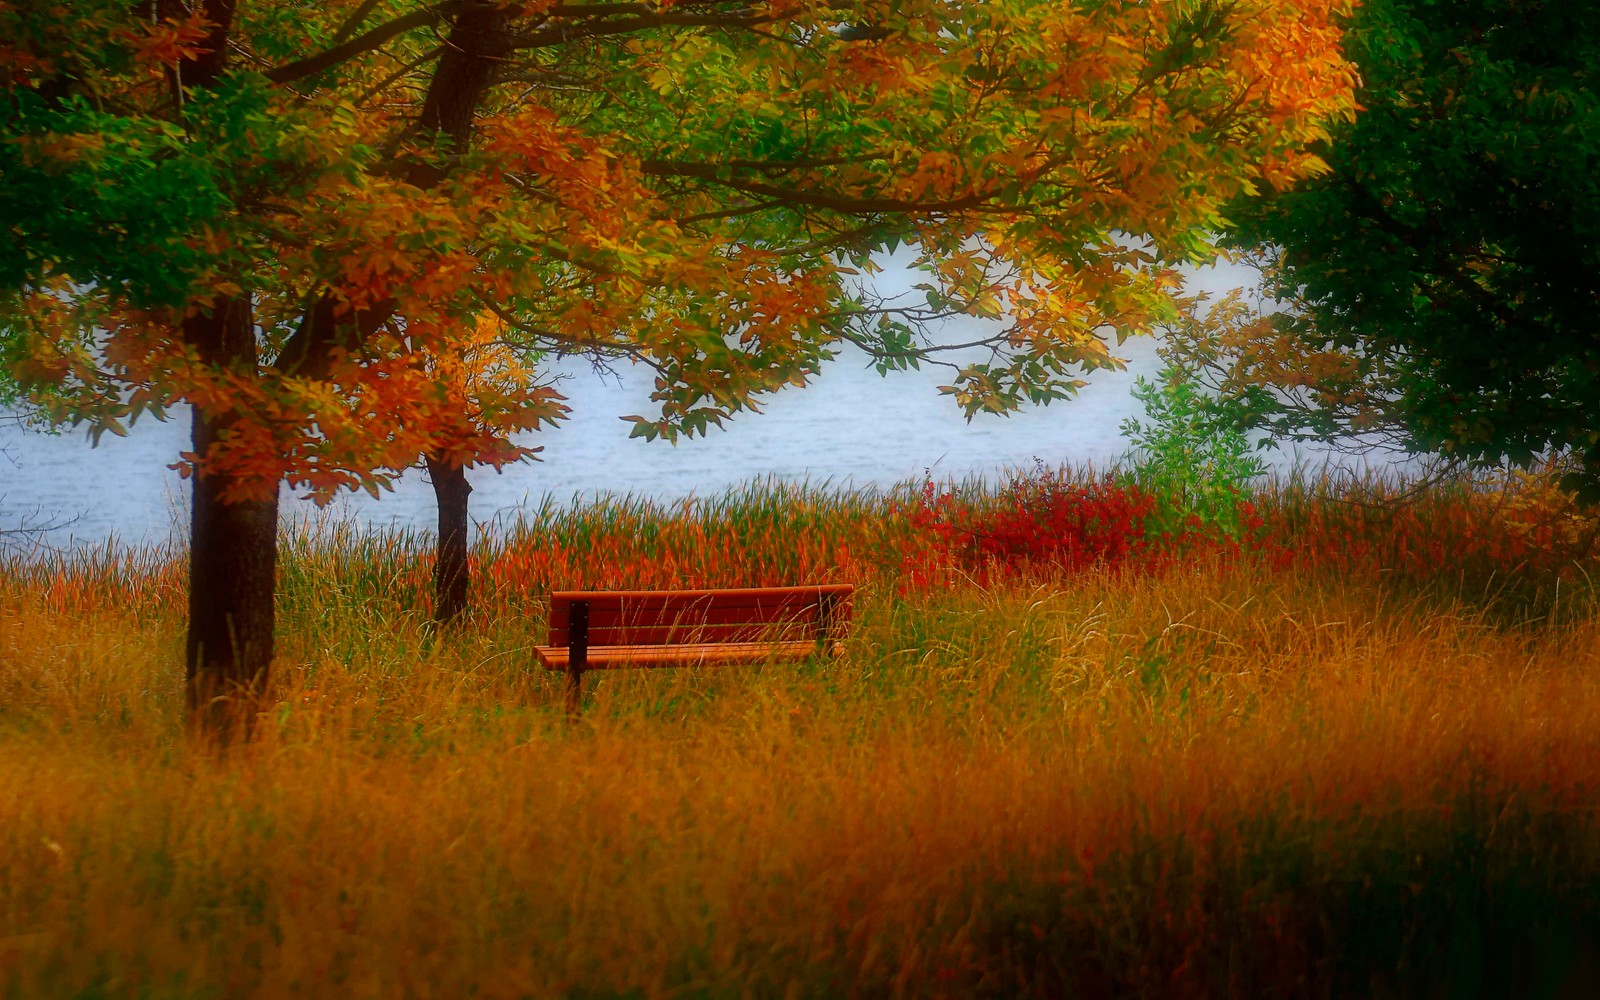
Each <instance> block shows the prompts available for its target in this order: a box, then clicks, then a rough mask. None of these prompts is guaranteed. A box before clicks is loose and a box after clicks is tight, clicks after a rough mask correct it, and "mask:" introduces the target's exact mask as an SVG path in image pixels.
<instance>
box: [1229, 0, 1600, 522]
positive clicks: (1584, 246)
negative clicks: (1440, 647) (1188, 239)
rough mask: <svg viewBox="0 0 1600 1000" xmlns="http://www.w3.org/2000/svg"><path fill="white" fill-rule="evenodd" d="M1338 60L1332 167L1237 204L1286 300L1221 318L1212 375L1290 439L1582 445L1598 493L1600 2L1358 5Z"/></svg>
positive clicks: (1448, 448) (1432, 447)
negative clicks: (1351, 106) (1354, 70)
mask: <svg viewBox="0 0 1600 1000" xmlns="http://www.w3.org/2000/svg"><path fill="white" fill-rule="evenodd" d="M1345 51H1346V52H1347V54H1348V55H1349V56H1350V58H1351V59H1352V60H1354V61H1355V62H1356V63H1357V64H1358V65H1359V66H1360V67H1361V75H1362V83H1361V87H1360V91H1359V94H1358V99H1359V101H1360V103H1361V106H1362V107H1363V109H1364V110H1363V111H1362V113H1361V114H1359V115H1357V116H1356V117H1355V118H1354V119H1353V120H1351V121H1349V122H1345V123H1341V124H1339V125H1338V126H1337V127H1335V128H1334V129H1333V132H1332V135H1331V137H1330V139H1329V140H1328V141H1327V142H1326V143H1324V144H1319V145H1318V147H1317V149H1318V152H1319V153H1320V154H1321V156H1322V157H1323V159H1324V160H1325V161H1326V163H1327V164H1328V166H1329V170H1328V172H1327V173H1325V174H1322V175H1321V176H1319V177H1316V178H1310V179H1308V180H1307V181H1305V182H1304V183H1302V184H1299V185H1296V186H1295V187H1294V188H1292V189H1286V190H1273V191H1266V190H1263V191H1262V192H1259V194H1258V195H1257V196H1253V197H1248V198H1242V199H1240V200H1239V201H1238V202H1237V203H1235V204H1234V205H1232V206H1230V207H1229V209H1228V211H1227V212H1226V214H1227V216H1228V217H1229V218H1230V220H1232V221H1233V222H1234V223H1235V224H1236V225H1235V227H1234V228H1232V229H1231V230H1230V231H1229V233H1228V235H1227V236H1226V237H1225V240H1224V242H1225V243H1226V244H1227V245H1229V246H1233V247H1239V248H1242V249H1247V250H1251V251H1257V252H1259V251H1265V252H1267V254H1268V256H1269V257H1270V266H1269V267H1268V269H1267V279H1268V290H1269V293H1270V294H1271V295H1273V296H1275V297H1277V298H1278V299H1280V300H1281V303H1282V305H1283V306H1284V307H1285V308H1282V309H1279V310H1276V311H1273V312H1269V313H1266V314H1255V315H1251V316H1248V317H1243V318H1241V320H1240V321H1239V322H1230V323H1227V324H1224V327H1223V329H1221V330H1220V331H1219V334H1220V336H1219V341H1220V343H1221V346H1222V348H1223V349H1222V355H1223V356H1222V359H1221V361H1222V363H1221V364H1220V365H1218V366H1217V368H1216V371H1217V373H1218V374H1219V375H1222V376H1223V377H1225V378H1226V379H1227V380H1228V381H1229V384H1230V388H1231V389H1232V390H1233V391H1234V392H1236V393H1239V394H1240V395H1242V396H1247V397H1248V398H1249V399H1250V400H1251V402H1252V404H1253V405H1254V406H1255V407H1257V409H1258V411H1259V412H1260V414H1261V415H1262V417H1263V419H1264V420H1267V421H1269V422H1271V423H1272V424H1275V425H1276V426H1277V427H1278V428H1279V429H1280V430H1281V431H1286V432H1290V433H1311V434H1317V435H1327V434H1330V433H1333V432H1335V431H1340V430H1351V429H1354V430H1356V431H1362V430H1380V431H1383V432H1385V433H1387V434H1388V435H1389V436H1391V437H1392V438H1394V439H1396V440H1398V441H1399V442H1400V443H1403V444H1404V445H1405V446H1407V447H1408V448H1411V449H1414V450H1417V451H1419V452H1423V453H1443V454H1446V455H1450V456H1454V457H1456V458H1458V459H1460V460H1462V461H1467V462H1475V463H1485V464H1488V465H1497V464H1499V463H1500V462H1502V461H1504V460H1509V461H1513V462H1517V463H1521V464H1524V465H1531V464H1534V463H1536V462H1537V461H1538V460H1539V459H1540V458H1542V457H1546V456H1549V455H1551V454H1562V453H1570V454H1573V455H1575V456H1577V457H1578V458H1579V459H1580V462H1579V464H1578V465H1577V466H1575V467H1574V469H1573V470H1572V471H1571V472H1570V473H1569V475H1570V476H1571V477H1572V478H1571V479H1570V480H1569V486H1574V487H1579V486H1582V487H1583V488H1584V489H1585V490H1586V491H1587V494H1588V498H1589V499H1595V498H1600V436H1597V432H1596V429H1595V425H1594V420H1593V418H1592V415H1593V414H1594V413H1595V411H1596V409H1597V406H1600V380H1597V378H1596V375H1595V373H1596V370H1597V362H1600V354H1597V351H1596V348H1595V340H1594V336H1593V329H1594V315H1595V305H1596V302H1597V301H1600V284H1597V279H1596V275H1600V189H1597V183H1600V182H1597V180H1596V178H1597V177H1600V99H1597V97H1596V94H1597V89H1596V87H1595V85H1594V79H1593V74H1594V66H1595V64H1596V61H1597V59H1600V8H1597V7H1596V6H1595V5H1594V4H1587V3H1579V4H1574V3H1565V2H1561V0H1464V2H1460V3H1438V2H1433V0H1368V2H1365V3H1362V4H1361V5H1360V6H1359V7H1358V8H1357V10H1356V11H1355V13H1354V14H1353V15H1352V17H1351V19H1350V21H1349V27H1348V30H1347V32H1346V34H1345Z"/></svg>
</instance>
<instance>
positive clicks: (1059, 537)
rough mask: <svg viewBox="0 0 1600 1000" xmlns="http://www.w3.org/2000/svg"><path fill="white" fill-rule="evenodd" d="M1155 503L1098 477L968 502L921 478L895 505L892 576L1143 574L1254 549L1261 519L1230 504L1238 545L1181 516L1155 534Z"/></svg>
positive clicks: (1023, 483)
mask: <svg viewBox="0 0 1600 1000" xmlns="http://www.w3.org/2000/svg"><path fill="white" fill-rule="evenodd" d="M1159 506H1160V500H1159V498H1157V497H1156V496H1155V495H1154V494H1152V493H1149V492H1148V491H1146V490H1144V489H1142V488H1140V487H1139V486H1137V485H1133V484H1130V483H1125V482H1119V481H1118V480H1117V479H1115V478H1114V477H1112V476H1110V475H1107V476H1105V477H1103V478H1101V479H1099V480H1090V481H1088V482H1073V481H1070V480H1068V479H1067V478H1065V477H1064V476H1061V475H1059V474H1046V475H1043V476H1038V477H1034V478H1018V479H1014V480H1012V482H1011V483H1010V484H1009V485H1008V486H1007V487H1006V488H1005V489H1004V490H1003V491H1002V492H1001V493H1000V495H999V496H998V497H997V498H995V500H994V501H988V502H981V503H974V502H971V501H968V500H964V499H962V498H961V497H960V496H958V495H957V494H956V493H954V492H953V491H949V490H947V491H945V492H942V493H941V492H939V491H938V490H937V488H936V487H935V485H934V484H933V482H932V481H931V480H930V481H928V482H925V483H924V484H923V487H922V492H921V494H920V495H919V496H918V497H917V500H916V502H915V503H912V504H902V505H900V508H899V513H901V514H902V515H903V516H905V517H906V518H907V519H908V520H909V522H910V524H911V526H912V528H913V529H914V531H913V541H912V542H911V543H909V544H908V546H907V552H906V555H905V559H904V562H903V564H902V570H903V572H904V574H905V577H904V583H905V585H907V586H910V587H926V586H930V585H935V584H945V585H950V584H953V583H955V581H956V580H957V579H967V580H972V581H974V582H977V583H980V584H986V583H990V582H994V581H996V580H998V579H1001V578H1004V577H1006V576H1010V575H1014V574H1016V573H1018V572H1020V571H1027V570H1044V571H1049V572H1068V573H1071V572H1078V571H1081V570H1085V569H1088V568H1090V567H1096V566H1099V567H1110V568H1115V569H1126V570H1133V571H1142V572H1148V571H1151V570H1154V569H1157V568H1159V567H1161V566H1165V565H1170V564H1171V563H1173V562H1174V561H1175V560H1176V559H1178V558H1179V557H1185V556H1189V557H1192V556H1195V555H1198V554H1199V553H1200V552H1202V551H1205V552H1209V553H1215V554H1221V555H1223V556H1230V557H1231V556H1237V555H1238V554H1239V552H1240V551H1241V549H1242V548H1250V549H1252V550H1253V549H1255V548H1256V547H1257V545H1258V540H1259V539H1260V537H1261V528H1262V521H1261V518H1260V516H1259V515H1257V514H1256V511H1255V507H1254V505H1252V504H1251V503H1250V502H1249V501H1245V500H1241V501H1240V503H1239V512H1240V515H1241V516H1240V520H1241V522H1242V524H1243V526H1244V531H1243V538H1244V543H1243V545H1241V543H1240V541H1239V540H1237V539H1234V538H1230V537H1228V536H1227V535H1225V534H1223V533H1221V532H1219V531H1216V530H1214V529H1212V528H1210V527H1208V526H1207V525H1206V524H1204V523H1203V522H1202V521H1201V520H1200V519H1199V518H1198V517H1195V516H1192V515H1191V516H1190V517H1188V518H1187V519H1185V520H1184V521H1183V522H1182V523H1181V526H1180V527H1179V528H1178V529H1177V530H1176V531H1173V530H1167V531H1163V532H1159V533H1158V532H1156V531H1155V530H1154V528H1155V524H1156V522H1157V520H1158V518H1157V517H1156V514H1157V512H1158V508H1159Z"/></svg>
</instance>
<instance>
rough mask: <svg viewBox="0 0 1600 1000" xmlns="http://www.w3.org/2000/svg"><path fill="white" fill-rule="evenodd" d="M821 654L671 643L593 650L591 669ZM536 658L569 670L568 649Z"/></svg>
mask: <svg viewBox="0 0 1600 1000" xmlns="http://www.w3.org/2000/svg"><path fill="white" fill-rule="evenodd" d="M816 650H817V644H816V643H815V642H811V641H809V640H808V641H804V642H776V643H775V642H713V643H679V642H675V643H670V644H666V645H650V646H600V647H590V649H589V669H590V670H606V669H630V670H631V669H635V668H644V667H692V666H711V665H714V664H737V663H766V662H767V661H769V660H797V659H803V658H805V657H807V656H810V655H811V654H813V653H815V652H816ZM839 650H840V644H839V643H837V642H835V643H832V644H831V648H830V649H829V650H828V652H829V654H830V655H835V656H836V655H838V653H839ZM533 652H534V655H535V656H537V657H538V658H539V662H540V663H543V664H544V665H545V667H546V668H547V669H550V670H566V669H567V662H568V661H567V647H565V646H535V647H534V648H533Z"/></svg>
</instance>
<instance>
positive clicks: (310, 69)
mask: <svg viewBox="0 0 1600 1000" xmlns="http://www.w3.org/2000/svg"><path fill="white" fill-rule="evenodd" d="M469 2H470V0H443V2H442V3H436V4H434V5H433V6H431V7H424V8H423V9H422V10H418V11H412V12H411V13H410V14H406V15H405V16H403V17H397V18H395V19H394V20H393V21H390V22H388V23H387V24H383V25H380V26H379V27H376V28H373V29H372V30H371V31H369V32H367V33H366V34H364V35H361V36H359V37H357V38H352V39H350V40H349V41H348V42H343V43H341V44H339V45H335V46H333V47H332V48H330V49H324V50H323V51H321V52H318V53H317V54H316V55H313V56H307V57H306V58H304V59H299V60H296V61H295V62H292V63H287V64H285V65H283V66H279V67H278V68H276V69H270V70H268V71H267V72H266V77H267V79H268V80H271V81H272V82H273V83H292V82H294V81H295V80H303V79H305V78H306V77H308V76H312V75H314V74H316V73H320V72H322V71H323V70H325V69H330V68H332V67H334V66H337V65H339V64H340V63H342V62H346V61H348V60H350V59H353V58H355V57H356V56H358V55H360V54H361V53H363V52H370V51H371V50H373V49H376V48H378V47H380V46H382V45H384V44H385V43H386V42H388V41H389V40H390V39H392V38H395V37H397V36H399V35H403V34H405V33H406V32H408V31H411V30H412V29H414V28H420V27H423V26H425V25H429V24H437V23H439V22H440V21H443V20H444V19H445V18H446V17H448V16H449V15H450V14H452V13H454V12H455V11H456V10H457V9H459V8H461V7H463V6H465V5H466V4H467V3H469Z"/></svg>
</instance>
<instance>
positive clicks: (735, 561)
mask: <svg viewBox="0 0 1600 1000" xmlns="http://www.w3.org/2000/svg"><path fill="white" fill-rule="evenodd" d="M1099 482H1100V481H1098V480H1094V479H1091V478H1088V477H1078V478H1076V479H1073V478H1072V477H1070V476H1069V477H1066V478H1055V479H1052V478H1050V477H1045V478H1043V479H1039V480H1035V481H1032V482H1030V483H1022V484H1016V485H1014V486H1013V487H1012V488H1010V489H1007V490H987V491H986V490H983V489H981V488H979V487H977V486H973V485H968V486H966V487H962V488H952V489H949V490H941V489H936V488H931V487H930V488H929V489H928V490H926V491H923V492H920V493H919V492H918V491H917V490H915V489H913V488H910V487H907V488H904V489H901V490H899V491H898V492H896V493H895V494H893V495H891V496H876V495H869V494H840V493H829V492H812V491H805V490H797V489H794V488H786V487H781V486H776V485H772V484H767V485H759V486H752V487H750V488H748V489H746V490H742V491H738V492H736V493H733V494H729V495H727V496H724V497H720V498H716V499H713V500H709V501H703V502H698V503H692V504H686V505H677V506H665V507H663V506H657V505H652V504H649V503H645V502H642V501H636V500H630V499H626V498H623V499H613V500H610V501H606V502H599V503H595V504H591V505H587V506H583V507H580V508H577V509H575V510H570V511H563V510H559V509H557V508H555V507H547V508H545V509H544V510H542V511H540V512H537V513H535V514H533V515H531V516H530V517H529V518H528V519H527V521H526V522H524V523H522V524H521V525H519V526H511V527H505V526H503V527H505V530H502V531H501V532H499V534H498V535H497V538H496V539H495V540H492V541H486V542H484V543H482V544H480V546H479V547H478V549H477V550H476V552H475V554H474V560H475V566H476V570H477V573H476V576H477V580H476V592H475V604H476V608H477V610H476V612H475V615H474V618H473V620H472V621H471V623H470V624H469V626H468V627H467V628H466V629H465V630H463V631H462V633H461V634H459V635H454V636H449V637H442V638H441V637H437V636H434V635H433V634H431V633H430V631H429V629H428V628H427V627H426V619H427V615H428V595H427V589H428V581H429V578H430V565H429V561H428V556H427V554H426V551H425V550H426V541H427V540H426V539H425V538H423V537H421V536H406V535H377V536H373V535H362V534H360V533H358V532H355V531H354V530H352V529H351V528H350V527H349V526H346V525H338V524H321V525H314V526H311V527H308V528H306V529H304V530H302V531H300V532H298V533H296V534H295V535H294V536H293V537H292V538H290V539H289V540H288V541H287V543H286V551H285V555H284V558H283V564H282V566H281V569H280V599H279V601H280V603H279V626H280V640H279V656H278V661H277V664H276V688H275V691H274V699H275V702H274V707H273V708H272V709H271V710H270V711H269V712H268V713H267V715H266V716H265V717H263V719H262V720H261V725H260V738H259V739H258V740H257V741H256V742H255V743H254V744H253V745H250V746H248V747H245V748H242V749H236V750H234V751H232V752H230V753H228V754H227V755H225V756H222V757H218V756H215V755H210V754H207V753H204V752H202V751H200V750H197V749H195V748H193V747H191V746H190V745H189V744H188V743H187V742H186V740H185V738H184V736H183V727H182V717H181V707H182V692H181V685H180V672H181V657H182V643H183V618H182V609H183V603H184V594H183V587H184V573H183V564H182V560H181V558H180V556H179V554H177V553H171V552H158V551H123V550H116V549H104V550H100V551H96V552H92V553H86V554H82V555H79V556H76V557H71V558H68V557H46V556H38V557H33V558H26V559H24V558H20V557H13V558H12V559H11V560H10V561H9V562H7V563H6V564H5V565H4V566H3V571H0V996H4V997H8V998H9V997H16V998H24V997H26V998H32V997H82V998H89V997H146V998H166V997H173V998H176V997H218V998H222V997H228V998H232V997H279V996H340V997H344V996H384V997H388V996H396V997H399V996H404V997H413V996H414V997H466V996H478V997H562V996H564V997H573V998H578V997H587V998H595V997H623V996H627V997H740V996H757V997H766V996H774V997H790V996H794V997H831V996H950V997H965V996H988V997H1012V996H1039V997H1273V996H1282V997H1301V996H1305V997H1327V996H1334V997H1366V996H1376V997H1391V996H1392V997H1402V996H1405V997H1410V996H1439V997H1472V996H1516V997H1529V996H1550V997H1564V996H1574V997H1579V996H1581V997H1588V996H1593V995H1597V994H1600V613H1597V612H1600V602H1597V596H1596V591H1595V588H1594V587H1593V586H1592V585H1591V583H1590V578H1589V573H1590V572H1592V571H1593V568H1594V562H1595V560H1594V559H1593V558H1592V554H1591V548H1592V540H1593V530H1592V524H1591V522H1590V521H1589V520H1588V519H1587V518H1586V517H1584V516H1583V515H1582V514H1580V513H1577V512H1574V511H1572V510H1570V509H1569V508H1568V507H1566V506H1565V505H1564V502H1563V500H1562V498H1561V497H1560V495H1559V494H1558V493H1556V492H1555V491H1554V490H1552V489H1551V488H1550V487H1549V486H1548V485H1546V484H1545V483H1544V482H1543V481H1541V480H1537V479H1533V478H1515V477H1509V478H1506V479H1504V480H1502V481H1501V482H1499V483H1498V484H1495V485H1493V486H1490V487H1486V486H1484V485H1483V484H1481V483H1480V484H1477V485H1471V484H1460V483H1458V484H1451V485H1447V486H1441V487H1435V488H1432V489H1429V490H1427V491H1425V492H1422V493H1421V494H1420V495H1418V496H1417V497H1416V498H1414V499H1413V501H1412V502H1410V503H1408V504H1406V505H1404V506H1401V507H1398V508H1397V507H1393V506H1389V505H1386V504H1384V503H1381V502H1380V501H1384V500H1386V499H1389V500H1392V499H1393V496H1392V495H1391V496H1387V497H1386V496H1385V495H1384V494H1386V493H1387V494H1394V493H1397V492H1399V491H1400V490H1402V487H1401V486H1384V485H1382V484H1378V483H1367V484H1356V485H1348V486H1346V487H1343V488H1339V489H1334V488H1332V487H1330V486H1327V485H1326V484H1322V485H1317V484H1313V485H1307V484H1304V483H1290V484H1284V485H1280V486H1277V487H1274V488H1270V489H1266V490H1263V491H1262V492H1261V493H1260V494H1258V495H1256V496H1254V497H1252V498H1251V501H1252V503H1253V508H1252V512H1251V516H1250V518H1249V519H1248V520H1249V524H1250V525H1251V527H1250V528H1249V533H1248V535H1247V537H1246V538H1245V539H1244V540H1243V542H1242V543H1240V542H1237V541H1233V540H1229V539H1226V538H1220V537H1216V536H1215V535H1214V534H1208V533H1207V532H1206V531H1205V530H1204V529H1203V526H1197V527H1196V528H1195V531H1194V532H1193V533H1192V535H1190V536H1183V537H1171V538H1168V539H1166V540H1164V541H1161V542H1159V543H1157V542H1155V541H1153V540H1148V539H1138V538H1135V539H1132V540H1131V541H1130V539H1129V538H1128V537H1126V534H1127V533H1128V532H1129V531H1132V530H1133V529H1132V528H1130V527H1129V525H1132V524H1133V523H1134V521H1132V520H1129V519H1128V517H1126V516H1124V515H1126V514H1127V512H1128V510H1135V511H1136V510H1137V507H1138V504H1137V502H1136V501H1137V498H1134V499H1133V500H1130V499H1129V498H1128V497H1127V496H1126V495H1124V494H1121V493H1117V492H1116V491H1114V490H1111V489H1110V487H1108V486H1107V487H1102V486H1099V485H1097V483H1099ZM946 494H948V497H949V498H948V499H943V497H944V496H945V495H946ZM1119 505H1121V506H1119ZM1091 509H1092V510H1093V511H1094V512H1095V517H1096V519H1094V520H1085V519H1084V518H1083V517H1081V516H1080V515H1081V513H1082V512H1083V511H1085V510H1091ZM1074 512H1077V513H1074ZM1074 518H1077V519H1076V520H1074ZM1119 518H1121V520H1119ZM1029 525H1032V527H1031V528H1030V527H1029ZM835 580H842V581H850V582H854V583H856V584H857V585H858V587H859V595H858V599H857V602H856V621H855V627H854V630H853V632H852V633H851V636H850V638H849V640H848V642H847V644H846V650H845V652H844V654H843V655H842V656H840V657H839V658H837V659H835V660H832V661H829V662H825V663H816V662H810V663H800V664H794V663H789V664H783V663H778V664H770V665H767V666H765V667H760V668H755V669H725V670H705V671H697V670H677V671H638V672H615V673H610V674H594V675H591V677H590V680H589V682H588V684H587V688H588V690H589V701H588V704H587V706H586V708H585V713H584V716H583V719H582V720H581V722H579V723H577V724H576V725H570V726H569V725H567V724H566V723H565V722H564V721H563V716H562V712H561V678H560V677H559V676H556V675H546V674H544V673H543V672H538V671H534V670H532V669H530V660H531V656H530V654H529V651H528V647H529V646H530V645H531V644H532V643H533V642H535V641H536V640H537V639H539V638H540V637H541V629H542V627H543V623H542V618H541V611H540V607H539V600H540V597H541V595H542V594H544V593H546V592H548V590H550V589H551V588H552V587H575V586H596V587H607V586H629V587H649V586H682V585H695V584H703V585H754V584H765V583H796V582H824V581H835Z"/></svg>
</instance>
